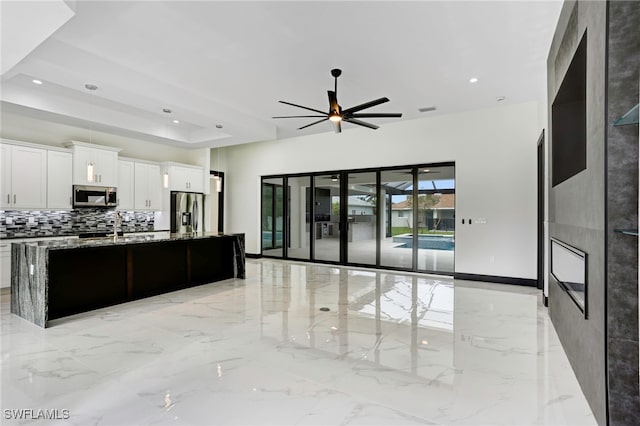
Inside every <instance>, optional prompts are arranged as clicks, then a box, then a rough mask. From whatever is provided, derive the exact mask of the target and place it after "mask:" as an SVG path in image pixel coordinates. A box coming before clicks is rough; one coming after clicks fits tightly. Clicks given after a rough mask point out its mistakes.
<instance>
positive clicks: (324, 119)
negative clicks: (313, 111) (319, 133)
mask: <svg viewBox="0 0 640 426" xmlns="http://www.w3.org/2000/svg"><path fill="white" fill-rule="evenodd" d="M328 119H329V118H328V117H327V118H323V119H322V120H318V121H314V122H313V123H311V124H307V125H306V126H302V127H298V130H302V129H306V128H307V127H310V126H313V125H314V124H318V123H322V122H323V121H327V120H328Z"/></svg>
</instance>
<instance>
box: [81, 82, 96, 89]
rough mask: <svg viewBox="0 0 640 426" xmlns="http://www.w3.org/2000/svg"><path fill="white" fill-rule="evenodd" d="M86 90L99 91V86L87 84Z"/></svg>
mask: <svg viewBox="0 0 640 426" xmlns="http://www.w3.org/2000/svg"><path fill="white" fill-rule="evenodd" d="M84 88H85V89H87V90H98V86H96V85H95V84H91V83H87V84H85V85H84Z"/></svg>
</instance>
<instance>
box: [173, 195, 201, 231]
mask: <svg viewBox="0 0 640 426" xmlns="http://www.w3.org/2000/svg"><path fill="white" fill-rule="evenodd" d="M203 201H204V195H203V194H197V193H194V192H176V191H171V232H176V233H180V234H189V233H193V232H203V231H204V229H203V228H204V203H203Z"/></svg>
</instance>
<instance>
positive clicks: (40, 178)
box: [11, 146, 47, 209]
mask: <svg viewBox="0 0 640 426" xmlns="http://www.w3.org/2000/svg"><path fill="white" fill-rule="evenodd" d="M11 189H12V191H11V192H12V196H11V201H12V207H13V208H16V209H19V208H26V209H33V208H46V207H47V151H45V150H44V149H37V148H29V147H26V146H25V147H23V146H12V147H11Z"/></svg>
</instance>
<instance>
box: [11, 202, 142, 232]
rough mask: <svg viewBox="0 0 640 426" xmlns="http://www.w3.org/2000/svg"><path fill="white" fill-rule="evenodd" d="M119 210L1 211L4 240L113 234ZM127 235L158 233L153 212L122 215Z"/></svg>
mask: <svg viewBox="0 0 640 426" xmlns="http://www.w3.org/2000/svg"><path fill="white" fill-rule="evenodd" d="M114 213H115V209H104V208H103V209H98V208H95V209H94V208H83V209H77V210H67V211H44V210H43V211H14V210H11V211H10V210H7V211H0V238H25V237H52V236H63V235H77V234H79V233H83V232H112V231H113V215H114ZM120 214H121V215H122V226H121V227H120V229H121V230H122V231H124V232H145V231H153V230H154V229H153V228H154V213H153V212H124V211H121V212H120Z"/></svg>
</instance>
